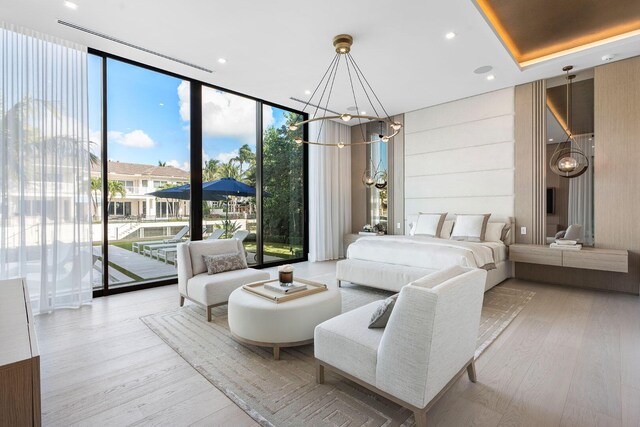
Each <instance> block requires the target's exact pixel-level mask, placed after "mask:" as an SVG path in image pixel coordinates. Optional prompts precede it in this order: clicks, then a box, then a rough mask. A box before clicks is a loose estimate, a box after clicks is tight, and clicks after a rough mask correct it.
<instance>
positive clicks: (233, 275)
mask: <svg viewBox="0 0 640 427" xmlns="http://www.w3.org/2000/svg"><path fill="white" fill-rule="evenodd" d="M228 253H239V254H242V256H244V248H243V247H242V242H241V241H240V240H237V239H222V240H202V241H194V242H185V243H180V244H179V245H178V256H177V260H178V291H179V292H180V307H182V306H183V305H184V300H185V299H188V300H190V301H193V302H195V303H196V304H200V305H202V306H204V307H205V308H206V310H207V321H208V322H210V321H211V308H212V307H215V306H217V305H223V304H226V303H227V301H228V300H229V295H231V292H233V291H234V290H235V289H237V288H239V287H240V286H243V285H246V284H247V283H251V282H257V281H259V280H268V279H269V278H270V275H269V273H267V272H266V271H260V270H256V269H253V268H245V269H242V270H233V271H225V272H223V273H217V274H211V275H209V274H207V266H206V265H205V263H204V259H203V258H202V256H203V255H221V254H228Z"/></svg>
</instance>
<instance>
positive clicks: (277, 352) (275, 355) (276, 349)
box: [273, 345, 280, 360]
mask: <svg viewBox="0 0 640 427" xmlns="http://www.w3.org/2000/svg"><path fill="white" fill-rule="evenodd" d="M273 360H280V347H279V346H277V345H274V346H273Z"/></svg>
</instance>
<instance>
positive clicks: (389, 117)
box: [348, 53, 391, 120]
mask: <svg viewBox="0 0 640 427" xmlns="http://www.w3.org/2000/svg"><path fill="white" fill-rule="evenodd" d="M348 55H349V57H351V54H350V53H349V54H348ZM351 61H352V62H353V64H354V65H355V67H356V69H357V70H360V67H358V64H357V63H356V61H355V59H353V57H351ZM360 74H362V78H363V79H364V81H365V83H366V84H367V86H369V89H371V93H373V96H374V97H375V98H376V101H378V104H380V107H382V111H384V113H385V114H386V115H387V118H388V119H389V120H391V116H389V113H387V110H386V109H385V108H384V105H383V104H382V102H380V98H378V95H377V94H376V91H375V90H373V88H372V87H371V84H370V83H369V81H368V80H367V77H366V76H365V75H364V73H362V71H360Z"/></svg>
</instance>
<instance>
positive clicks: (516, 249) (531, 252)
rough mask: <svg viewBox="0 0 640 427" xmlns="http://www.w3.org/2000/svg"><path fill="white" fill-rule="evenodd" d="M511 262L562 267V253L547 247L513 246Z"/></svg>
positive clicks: (510, 256) (510, 251)
mask: <svg viewBox="0 0 640 427" xmlns="http://www.w3.org/2000/svg"><path fill="white" fill-rule="evenodd" d="M509 261H514V262H526V263H529V264H544V265H557V266H562V251H560V250H557V249H549V248H548V247H545V246H511V247H510V248H509Z"/></svg>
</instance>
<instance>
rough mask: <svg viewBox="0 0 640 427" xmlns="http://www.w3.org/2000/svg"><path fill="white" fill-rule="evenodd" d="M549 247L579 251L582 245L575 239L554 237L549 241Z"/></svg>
mask: <svg viewBox="0 0 640 427" xmlns="http://www.w3.org/2000/svg"><path fill="white" fill-rule="evenodd" d="M549 247H550V248H554V249H561V250H569V251H579V250H581V249H582V245H581V244H579V243H578V241H577V240H571V239H556V241H555V242H553V243H551V244H550V245H549Z"/></svg>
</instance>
